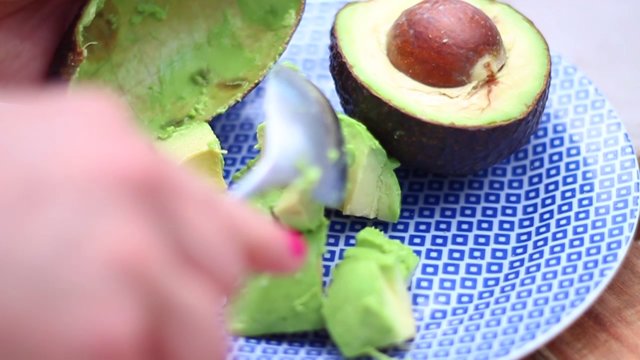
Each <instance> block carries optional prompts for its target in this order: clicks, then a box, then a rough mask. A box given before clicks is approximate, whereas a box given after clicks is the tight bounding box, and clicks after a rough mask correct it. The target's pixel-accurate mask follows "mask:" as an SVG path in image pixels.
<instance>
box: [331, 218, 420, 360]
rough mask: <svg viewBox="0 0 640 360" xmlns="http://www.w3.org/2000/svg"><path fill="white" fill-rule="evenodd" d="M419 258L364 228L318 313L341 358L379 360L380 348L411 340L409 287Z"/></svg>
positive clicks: (337, 270)
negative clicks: (357, 357) (363, 357)
mask: <svg viewBox="0 0 640 360" xmlns="http://www.w3.org/2000/svg"><path fill="white" fill-rule="evenodd" d="M417 264H418V257H417V256H416V255H415V254H414V253H413V251H412V250H411V249H410V248H408V247H406V246H405V245H402V244H401V243H400V242H397V241H394V240H390V239H388V238H386V237H385V236H384V234H382V233H381V232H379V231H377V230H375V229H371V228H366V229H364V230H363V231H361V232H360V233H359V234H358V235H357V236H356V246H355V247H353V248H350V249H349V250H347V251H346V252H345V256H344V260H342V262H340V263H339V264H338V265H337V266H336V268H335V270H334V272H333V277H332V281H331V283H330V285H329V286H328V288H327V291H326V298H325V301H324V304H323V308H322V314H323V316H324V319H325V323H326V327H327V329H328V331H329V334H330V335H331V338H332V339H333V341H334V342H335V343H336V345H337V346H338V348H339V349H340V351H341V353H342V354H343V355H344V356H345V357H349V358H350V357H356V356H363V355H373V356H378V355H379V353H378V349H383V348H388V347H391V346H396V345H401V344H403V343H404V342H406V341H408V340H411V339H412V338H413V337H414V336H415V331H416V323H415V319H414V318H413V312H412V306H411V299H410V296H409V292H408V290H407V282H408V280H409V278H410V277H411V275H412V274H413V271H414V270H415V267H416V265H417Z"/></svg>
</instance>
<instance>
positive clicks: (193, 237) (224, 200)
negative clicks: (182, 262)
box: [160, 168, 306, 290]
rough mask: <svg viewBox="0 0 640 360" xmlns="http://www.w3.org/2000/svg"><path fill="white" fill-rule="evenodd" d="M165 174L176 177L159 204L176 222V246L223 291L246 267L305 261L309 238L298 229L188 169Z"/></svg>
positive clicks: (283, 266) (273, 268)
mask: <svg viewBox="0 0 640 360" xmlns="http://www.w3.org/2000/svg"><path fill="white" fill-rule="evenodd" d="M167 174H168V175H167V177H168V178H171V179H172V180H171V181H170V182H169V186H170V188H168V189H165V190H164V191H162V193H163V199H164V202H165V204H163V205H161V206H160V208H162V209H164V211H165V214H164V216H165V217H166V218H168V219H171V220H172V221H173V229H171V231H172V232H173V233H174V234H175V239H176V241H177V246H178V248H179V249H180V250H181V251H182V252H183V253H184V254H185V256H186V257H187V258H188V259H189V260H190V261H191V262H192V263H194V264H196V265H197V266H199V267H201V268H203V269H204V270H205V271H207V272H208V274H209V275H211V276H213V277H214V278H215V279H217V280H219V281H220V282H221V283H222V284H224V286H226V287H225V288H224V289H223V290H228V289H229V287H228V286H229V284H231V286H232V287H233V284H236V285H237V283H238V280H239V279H241V278H242V277H243V276H244V274H246V273H247V272H254V271H260V272H263V271H267V272H292V271H295V270H297V269H298V268H299V267H300V266H301V265H302V263H303V262H304V258H305V255H306V243H305V241H304V240H303V238H302V237H301V236H300V235H299V234H298V233H297V232H294V231H291V230H288V229H285V228H283V227H282V226H281V225H279V224H277V223H276V222H275V221H274V220H273V219H271V218H270V217H268V216H265V215H263V214H261V213H259V212H258V211H257V210H255V209H252V208H250V207H249V206H248V205H246V204H244V203H242V202H240V201H237V200H235V199H232V198H231V197H230V196H228V195H226V194H224V193H216V192H214V191H212V190H211V189H210V188H209V187H207V186H205V185H204V184H203V183H201V182H200V181H199V179H197V178H195V177H192V176H191V175H190V174H187V173H186V172H179V171H177V170H175V169H173V168H170V169H168V170H167ZM165 223H166V221H165Z"/></svg>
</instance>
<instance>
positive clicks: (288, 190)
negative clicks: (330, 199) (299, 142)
mask: <svg viewBox="0 0 640 360" xmlns="http://www.w3.org/2000/svg"><path fill="white" fill-rule="evenodd" d="M262 134H263V126H259V128H258V144H257V145H256V147H257V148H258V149H259V148H260V147H261V146H262V141H263V137H262ZM254 162H255V161H254ZM254 162H251V163H249V164H248V165H247V167H245V168H244V169H242V170H241V171H239V172H238V173H236V174H235V175H234V179H238V178H241V177H242V176H243V175H244V174H245V173H246V172H247V171H249V170H250V169H251V167H252V164H253V163H254ZM319 179H320V172H319V170H318V169H316V168H307V169H304V171H303V172H302V177H301V178H299V179H298V180H297V181H295V182H294V183H293V184H291V185H289V186H287V187H284V188H280V189H274V190H271V191H267V192H264V193H262V194H259V195H257V196H255V197H254V198H252V199H251V200H250V202H251V203H252V204H253V205H254V206H255V207H256V208H258V209H260V210H262V211H263V212H265V213H267V214H271V215H272V216H273V217H274V218H275V219H276V220H278V221H280V222H281V223H283V224H286V225H287V226H289V227H291V228H293V229H296V230H298V231H300V232H302V234H303V236H304V237H305V239H306V241H307V245H308V252H307V259H306V263H305V264H304V266H303V267H302V269H300V270H299V271H298V272H296V273H294V274H290V275H286V276H276V275H270V274H256V275H254V276H253V277H251V278H250V279H249V281H248V282H247V284H245V286H244V287H243V289H242V291H240V292H239V293H238V294H237V295H236V296H235V297H234V299H232V302H231V305H230V307H229V311H228V313H227V314H228V323H229V326H230V331H231V332H232V333H233V334H235V335H242V336H260V335H273V334H287V333H295V332H303V331H312V330H318V329H322V328H324V320H323V318H322V313H321V308H322V296H323V285H322V253H323V252H324V250H325V243H326V240H327V231H328V226H329V221H328V220H327V219H326V218H325V217H324V207H323V206H322V205H321V204H319V203H317V202H315V201H314V200H313V197H312V192H313V188H314V186H315V184H316V182H317V181H318V180H319Z"/></svg>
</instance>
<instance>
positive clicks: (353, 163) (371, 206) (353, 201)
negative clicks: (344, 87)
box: [338, 114, 402, 222]
mask: <svg viewBox="0 0 640 360" xmlns="http://www.w3.org/2000/svg"><path fill="white" fill-rule="evenodd" d="M338 118H339V119H340V125H341V127H342V133H343V136H344V141H345V152H346V155H347V162H348V165H349V171H348V175H347V190H346V196H345V201H344V203H343V205H342V208H341V209H340V210H342V212H343V213H344V214H345V215H353V216H361V217H366V218H370V219H374V218H378V219H380V220H384V221H391V222H395V221H398V218H399V217H400V205H401V200H402V198H401V191H400V184H399V182H398V177H397V176H396V174H395V172H394V170H395V169H396V168H397V167H398V166H400V163H398V162H397V161H396V160H394V159H392V158H390V157H389V156H387V152H386V151H385V150H384V148H382V146H380V143H379V142H378V140H376V138H375V137H373V135H371V133H370V132H369V131H368V130H367V128H366V127H365V126H364V125H362V123H360V122H358V121H356V120H354V119H353V118H351V117H349V116H347V115H344V114H338Z"/></svg>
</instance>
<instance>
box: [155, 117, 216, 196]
mask: <svg viewBox="0 0 640 360" xmlns="http://www.w3.org/2000/svg"><path fill="white" fill-rule="evenodd" d="M158 147H159V149H160V150H162V151H163V152H164V153H166V155H167V156H168V157H170V158H171V159H173V160H175V161H176V162H177V163H178V164H182V165H184V166H185V167H187V168H189V169H192V170H195V172H196V173H197V174H199V175H200V176H202V177H203V178H204V179H205V180H206V181H207V182H209V183H211V184H212V185H214V186H216V187H218V188H220V189H224V188H226V183H225V181H224V178H223V177H222V170H223V168H224V158H223V151H222V149H221V147H220V141H218V138H217V137H216V135H215V134H214V133H213V130H211V127H210V126H209V124H208V123H206V122H197V123H193V124H190V125H188V126H184V127H182V128H180V129H179V130H177V131H175V132H174V133H173V136H171V137H170V138H169V139H167V140H165V141H160V142H158Z"/></svg>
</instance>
